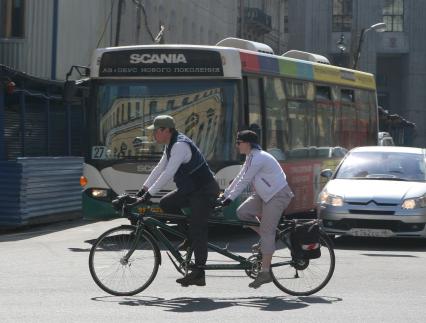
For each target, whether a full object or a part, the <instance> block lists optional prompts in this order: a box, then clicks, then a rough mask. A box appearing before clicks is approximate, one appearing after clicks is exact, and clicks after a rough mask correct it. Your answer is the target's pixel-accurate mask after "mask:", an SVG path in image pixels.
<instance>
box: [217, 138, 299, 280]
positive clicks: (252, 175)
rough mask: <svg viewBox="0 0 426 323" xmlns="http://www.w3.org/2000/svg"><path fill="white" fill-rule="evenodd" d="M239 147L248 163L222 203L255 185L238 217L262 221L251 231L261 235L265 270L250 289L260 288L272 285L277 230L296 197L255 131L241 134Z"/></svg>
mask: <svg viewBox="0 0 426 323" xmlns="http://www.w3.org/2000/svg"><path fill="white" fill-rule="evenodd" d="M236 144H237V146H238V149H239V152H240V153H241V154H244V155H246V160H245V162H244V165H243V167H242V168H241V170H240V172H239V173H238V175H237V177H236V178H235V179H234V180H233V181H232V183H231V184H230V185H229V186H228V188H226V189H225V191H224V194H223V196H222V198H221V201H220V202H221V204H222V205H223V206H227V205H229V204H230V203H231V202H232V201H233V200H234V199H235V198H237V197H238V196H239V195H240V194H241V193H242V192H243V191H244V189H245V188H246V187H247V186H248V185H249V184H252V185H253V188H254V193H253V194H251V195H250V196H249V197H248V198H247V199H246V200H245V201H244V202H243V203H242V204H241V205H240V206H239V208H238V209H237V216H238V217H239V218H240V219H241V220H244V221H260V225H259V227H250V228H252V229H253V230H254V231H256V232H257V233H258V234H259V235H260V242H259V243H260V251H261V253H262V269H261V272H260V273H259V275H258V276H257V278H256V279H255V280H254V281H253V282H252V283H250V284H249V287H252V288H258V287H260V286H261V285H263V284H265V283H270V282H272V275H271V273H270V267H271V260H272V255H273V253H274V251H275V234H276V229H277V226H278V223H279V221H280V218H281V216H282V214H283V212H284V210H285V209H286V208H287V206H288V205H289V203H290V202H291V200H292V198H293V196H294V194H293V192H292V191H291V189H290V187H289V186H288V183H287V180H286V175H285V173H284V171H283V169H282V168H281V166H280V164H279V163H278V162H277V160H276V159H275V158H274V157H273V156H272V155H271V154H269V153H267V152H265V151H263V150H262V149H261V148H260V146H259V144H258V136H257V134H256V133H255V132H254V131H250V130H244V131H241V132H239V133H238V134H237V143H236ZM256 247H259V245H258V246H256Z"/></svg>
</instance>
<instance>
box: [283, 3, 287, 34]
mask: <svg viewBox="0 0 426 323" xmlns="http://www.w3.org/2000/svg"><path fill="white" fill-rule="evenodd" d="M284 33H288V0H284Z"/></svg>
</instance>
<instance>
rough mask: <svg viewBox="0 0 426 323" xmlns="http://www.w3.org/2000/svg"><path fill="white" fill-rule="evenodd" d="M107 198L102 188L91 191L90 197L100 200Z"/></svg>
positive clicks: (105, 191)
mask: <svg viewBox="0 0 426 323" xmlns="http://www.w3.org/2000/svg"><path fill="white" fill-rule="evenodd" d="M107 196H108V190H106V189H102V188H94V189H92V197H95V198H101V197H107Z"/></svg>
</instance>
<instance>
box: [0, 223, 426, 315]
mask: <svg viewBox="0 0 426 323" xmlns="http://www.w3.org/2000/svg"><path fill="white" fill-rule="evenodd" d="M125 222H126V221H125V220H114V221H109V222H97V223H94V222H85V221H83V220H75V221H70V222H64V223H59V224H52V225H45V226H39V227H34V228H30V229H23V230H19V231H15V232H8V233H2V234H0V259H1V264H0V322H2V323H3V322H14V323H15V322H43V323H44V322H62V323H65V322H102V323H106V322H187V323H188V322H203V323H207V322H215V323H217V322H247V323H249V322H395V323H396V322H398V323H400V322H425V320H426V305H425V304H426V293H425V286H426V274H425V273H426V253H425V251H426V241H423V240H380V239H359V238H357V239H353V238H338V239H337V240H336V257H337V262H336V271H335V275H334V276H333V278H332V280H331V281H330V283H329V284H328V285H327V286H326V287H325V288H324V289H323V290H321V291H320V292H318V293H317V294H316V295H313V296H309V297H293V296H289V295H286V294H284V293H283V292H281V291H280V290H278V289H277V288H276V287H275V286H274V285H273V284H268V285H265V286H262V287H261V288H259V289H257V290H253V289H250V288H248V287H247V285H248V283H249V282H250V279H248V278H247V277H246V275H245V274H244V273H243V272H240V271H216V272H214V271H211V272H208V273H207V286H206V287H188V288H183V287H180V285H178V284H176V283H175V279H176V278H177V277H179V274H178V273H177V272H176V271H175V269H174V268H173V266H172V264H171V263H170V261H169V259H168V258H167V256H166V255H165V254H164V253H163V264H162V266H161V267H160V270H159V273H158V276H157V278H156V280H155V281H154V282H153V284H152V285H151V286H150V287H149V288H148V289H147V290H145V291H144V292H142V293H141V294H138V295H136V296H132V297H114V296H110V295H108V294H106V293H105V292H103V291H102V290H100V289H99V288H98V287H97V286H96V285H95V283H94V282H93V281H92V278H91V276H90V273H89V269H88V254H89V250H90V247H91V243H90V242H93V239H95V238H96V237H97V236H99V235H100V234H101V233H102V232H103V231H105V230H107V229H109V228H111V227H113V226H116V225H119V224H120V223H125ZM211 238H212V239H213V240H214V241H217V242H218V243H219V244H222V245H225V244H226V243H227V242H229V249H230V250H232V251H236V252H242V253H243V254H244V253H246V252H248V246H249V245H251V244H252V243H254V242H255V241H256V237H255V236H254V234H252V233H251V232H249V231H247V230H242V229H238V230H237V229H235V228H232V229H229V228H223V227H220V228H216V229H214V230H212V232H211ZM209 259H210V260H215V259H219V258H218V255H215V254H214V253H211V254H210V258H209Z"/></svg>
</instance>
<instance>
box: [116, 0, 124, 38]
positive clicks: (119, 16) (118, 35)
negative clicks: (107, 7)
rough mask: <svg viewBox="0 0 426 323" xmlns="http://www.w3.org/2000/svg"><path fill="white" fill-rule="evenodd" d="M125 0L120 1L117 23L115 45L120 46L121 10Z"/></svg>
mask: <svg viewBox="0 0 426 323" xmlns="http://www.w3.org/2000/svg"><path fill="white" fill-rule="evenodd" d="M123 1H124V0H119V1H118V8H117V25H116V26H115V43H114V46H118V45H119V44H120V28H121V11H122V8H123Z"/></svg>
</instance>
